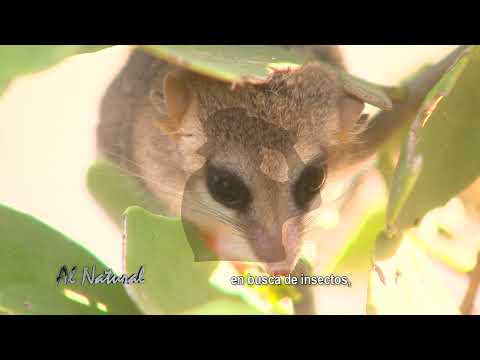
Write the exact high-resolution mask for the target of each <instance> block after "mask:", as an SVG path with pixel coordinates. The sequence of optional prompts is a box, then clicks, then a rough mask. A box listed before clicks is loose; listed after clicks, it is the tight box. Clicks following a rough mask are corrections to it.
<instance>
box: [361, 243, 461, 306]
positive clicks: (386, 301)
mask: <svg viewBox="0 0 480 360" xmlns="http://www.w3.org/2000/svg"><path fill="white" fill-rule="evenodd" d="M367 312H368V313H369V314H378V315H396V314H459V313H460V311H459V309H458V306H457V305H456V304H455V303H454V301H453V300H452V298H451V296H450V294H449V291H448V289H447V288H446V287H445V286H444V284H443V283H442V281H441V280H440V278H439V276H438V275H437V274H436V272H435V269H434V268H433V266H432V263H431V261H430V259H429V258H428V256H427V255H426V254H425V253H424V252H423V251H422V250H421V249H420V248H418V247H417V246H416V245H415V243H414V242H413V241H412V239H411V238H410V237H409V235H408V234H406V235H405V238H404V239H403V240H402V243H401V246H400V248H399V249H398V251H397V252H396V253H395V255H393V256H392V257H391V258H389V259H388V260H385V261H379V262H376V264H375V266H374V268H373V269H372V270H371V271H370V278H369V288H368V301H367Z"/></svg>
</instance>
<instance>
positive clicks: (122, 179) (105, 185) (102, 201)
mask: <svg viewBox="0 0 480 360" xmlns="http://www.w3.org/2000/svg"><path fill="white" fill-rule="evenodd" d="M87 188H88V190H89V192H90V193H91V194H92V195H93V197H94V198H95V199H96V200H97V201H98V203H99V205H101V206H102V207H103V208H104V209H105V211H106V212H107V214H108V215H109V216H110V217H111V218H112V219H113V220H114V222H115V223H117V224H118V225H122V226H123V213H124V212H125V210H126V209H127V208H128V207H130V206H134V205H137V206H141V207H143V208H145V209H146V210H148V211H150V212H154V213H161V212H162V209H164V207H163V206H162V205H161V204H160V203H159V202H158V201H157V200H156V199H155V198H154V197H153V196H152V195H151V194H150V193H148V192H147V191H146V190H145V188H144V187H143V186H142V185H141V183H140V182H139V181H138V180H137V179H136V178H135V177H133V176H132V175H130V174H129V173H127V172H126V171H124V170H122V169H121V168H120V167H118V166H117V165H115V164H112V163H111V162H109V161H107V160H98V161H97V162H95V163H94V164H93V165H92V166H90V168H89V170H88V174H87Z"/></svg>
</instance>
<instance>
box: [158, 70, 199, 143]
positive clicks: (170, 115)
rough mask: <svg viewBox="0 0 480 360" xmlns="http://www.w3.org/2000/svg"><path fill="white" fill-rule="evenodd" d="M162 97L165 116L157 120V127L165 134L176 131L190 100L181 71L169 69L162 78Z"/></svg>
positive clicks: (189, 93) (180, 124) (179, 126)
mask: <svg viewBox="0 0 480 360" xmlns="http://www.w3.org/2000/svg"><path fill="white" fill-rule="evenodd" d="M163 98H164V105H165V106H166V117H165V118H163V119H161V120H160V121H159V124H158V125H159V127H160V128H161V129H162V130H163V131H164V132H165V133H166V134H175V133H177V132H178V131H179V130H180V128H181V126H182V120H183V117H184V115H185V113H186V111H187V109H188V106H189V105H190V102H191V92H190V90H189V88H188V86H187V82H186V79H185V76H184V74H182V72H181V71H178V70H177V71H171V72H169V73H168V74H166V75H165V77H164V79H163Z"/></svg>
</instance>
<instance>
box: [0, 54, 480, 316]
mask: <svg viewBox="0 0 480 360" xmlns="http://www.w3.org/2000/svg"><path fill="white" fill-rule="evenodd" d="M342 48H343V52H344V56H345V58H346V64H347V66H348V68H349V70H350V72H351V73H353V74H354V75H357V76H360V77H363V78H365V79H367V80H370V81H372V82H376V83H380V84H384V85H394V84H398V82H399V81H400V80H402V79H403V78H404V77H405V76H407V75H409V74H411V73H412V72H414V71H415V70H416V69H418V68H419V67H420V66H421V65H423V64H425V63H431V62H435V61H436V60H438V59H440V58H442V57H443V56H445V55H446V54H447V53H449V52H450V51H452V50H453V49H454V48H455V46H451V45H449V46H438V45H436V46H419V45H415V46H411V45H402V46H399V45H394V46H390V45H385V46H383V45H382V46H380V45H375V46H371V45H368V46H367V45H365V46H362V45H355V46H343V47H342ZM127 56H128V47H125V46H116V47H113V48H110V49H106V50H103V51H100V52H97V53H94V54H85V55H79V56H75V57H72V58H69V59H67V60H66V61H64V62H62V63H61V64H59V65H57V66H55V67H53V68H51V69H49V70H47V71H44V72H41V73H37V74H34V75H31V76H26V77H21V78H17V79H16V80H15V81H14V82H13V83H12V84H11V86H10V87H9V88H8V90H7V92H6V93H5V94H4V95H3V96H2V97H0V154H1V155H0V158H1V168H0V189H1V190H0V203H4V204H6V205H8V206H11V207H13V208H15V209H18V210H20V211H23V212H27V213H30V214H32V215H34V216H36V217H37V218H39V219H41V220H42V221H44V222H46V223H48V224H49V225H51V226H53V227H54V228H56V229H58V230H60V231H61V232H63V233H65V234H66V235H68V236H70V237H71V238H73V239H75V240H76V241H78V242H79V243H81V244H82V245H84V246H85V247H86V248H88V249H89V250H91V251H92V252H93V253H95V254H97V255H98V257H99V258H100V259H101V260H103V261H104V262H105V263H106V264H108V265H109V266H111V267H112V268H113V269H114V270H115V271H120V263H121V246H120V244H121V234H120V232H119V230H118V228H117V227H116V226H115V225H114V224H113V223H112V222H111V221H110V219H109V218H108V217H107V216H106V215H105V213H104V212H103V211H102V210H101V209H100V207H99V206H98V205H97V204H96V202H95V201H94V199H93V198H92V196H91V195H90V194H89V193H88V191H87V189H86V184H85V177H86V173H87V169H88V167H89V166H90V165H91V164H92V163H93V161H94V159H95V158H96V156H97V154H96V148H95V141H96V140H95V128H96V124H97V122H98V109H99V103H100V100H101V98H102V95H103V93H104V91H105V89H106V87H107V86H108V84H109V83H110V81H111V80H112V79H113V77H114V76H115V74H116V73H117V72H118V71H119V69H120V68H121V66H122V65H123V64H124V62H125V61H126V58H127ZM367 179H368V180H366V181H364V182H363V184H362V185H361V186H360V188H359V189H358V191H357V192H356V194H355V198H354V199H353V200H352V201H354V202H352V206H351V209H350V210H349V211H348V213H347V214H345V215H343V218H341V219H339V220H337V222H338V223H339V225H338V226H337V228H336V229H335V230H327V231H326V232H325V231H324V232H322V234H321V236H320V235H319V240H318V241H317V240H316V241H315V245H314V246H315V249H314V250H315V251H316V252H317V253H318V254H320V255H319V256H318V259H317V261H318V262H319V266H321V265H322V264H324V263H326V262H328V260H329V259H330V257H331V256H332V254H333V253H334V252H335V251H338V249H339V248H340V247H341V245H342V241H343V240H344V239H345V235H346V234H347V233H348V230H349V228H350V227H351V224H352V222H355V221H357V220H358V218H359V215H358V214H359V213H361V212H362V211H363V210H364V207H363V206H364V205H365V204H366V203H369V202H372V201H375V199H380V200H381V199H382V197H383V196H384V188H383V182H382V179H381V178H380V177H379V176H378V174H376V173H372V174H369V175H368V176H367ZM472 191H474V190H472ZM477 196H478V195H477ZM450 206H456V205H455V204H454V205H450ZM462 209H463V208H462ZM456 211H457V212H458V211H459V210H456ZM462 211H463V210H462ZM459 221H460V220H459ZM457 225H458V222H457ZM477 230H479V229H478V228H476V229H473V230H471V231H473V232H472V233H471V234H475V231H477ZM476 234H480V232H477V233H476ZM470 236H471V235H470ZM312 251H313V250H312ZM437 265H438V266H437V268H438V271H439V272H440V273H441V277H442V279H443V281H445V282H446V283H447V285H448V289H449V291H450V292H451V293H452V295H453V296H454V297H455V299H456V301H458V302H459V301H461V298H462V296H463V295H464V293H465V290H466V288H467V277H466V275H465V274H460V273H457V272H455V271H453V270H451V269H449V268H447V267H446V266H444V265H443V264H437ZM359 281H360V282H361V281H365V279H359ZM357 290H358V291H356V295H355V296H351V290H349V289H341V288H337V289H333V288H321V289H319V291H320V292H323V295H324V296H321V297H320V298H321V300H319V308H320V309H322V311H321V312H322V313H359V312H360V313H363V312H364V304H365V296H366V290H365V287H364V286H359V287H358V288H357ZM345 291H349V292H348V296H346V294H347V293H345ZM476 311H477V312H479V311H480V306H479V304H478V299H477V305H476Z"/></svg>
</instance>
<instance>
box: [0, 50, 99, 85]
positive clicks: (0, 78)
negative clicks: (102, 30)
mask: <svg viewBox="0 0 480 360" xmlns="http://www.w3.org/2000/svg"><path fill="white" fill-rule="evenodd" d="M106 47H109V46H103V45H0V94H1V93H2V92H3V91H4V90H5V89H6V88H7V86H8V83H9V81H10V80H12V79H13V78H14V77H16V76H19V75H26V74H30V73H34V72H38V71H41V70H44V69H46V68H48V67H50V66H53V65H55V64H57V63H59V62H60V61H62V60H63V59H65V58H66V57H68V56H72V55H76V54H82V53H88V52H93V51H97V50H101V49H104V48H106Z"/></svg>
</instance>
